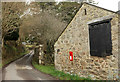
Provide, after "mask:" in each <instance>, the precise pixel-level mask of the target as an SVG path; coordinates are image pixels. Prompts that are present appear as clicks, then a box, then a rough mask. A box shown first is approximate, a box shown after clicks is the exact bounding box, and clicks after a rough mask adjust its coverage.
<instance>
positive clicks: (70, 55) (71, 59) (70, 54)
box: [69, 51, 73, 61]
mask: <svg viewBox="0 0 120 82" xmlns="http://www.w3.org/2000/svg"><path fill="white" fill-rule="evenodd" d="M69 59H70V61H73V52H72V51H70V52H69Z"/></svg>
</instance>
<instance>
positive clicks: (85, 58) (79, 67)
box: [55, 3, 118, 80]
mask: <svg viewBox="0 0 120 82" xmlns="http://www.w3.org/2000/svg"><path fill="white" fill-rule="evenodd" d="M84 9H86V10H87V11H86V12H87V15H85V10H84ZM111 18H112V19H111ZM105 19H111V39H112V54H113V55H110V56H106V57H97V56H91V54H90V39H89V25H88V23H90V22H91V21H92V23H93V22H98V21H102V20H105ZM117 19H118V17H117V14H116V13H114V12H110V11H107V10H105V9H102V8H99V7H95V6H92V5H89V4H86V3H84V4H83V6H82V7H81V9H80V10H79V11H78V13H77V14H76V16H75V17H74V18H73V20H72V22H71V23H70V24H69V25H68V27H67V28H66V30H65V31H64V33H63V34H62V35H61V37H59V39H58V41H59V42H60V43H59V44H58V41H57V42H56V44H55V46H56V48H55V50H56V49H60V48H61V47H62V48H64V49H61V54H60V55H59V56H58V54H57V53H56V51H55V55H56V56H55V61H56V63H55V66H58V67H59V68H60V70H61V69H62V70H64V69H65V70H64V71H66V72H69V73H70V72H71V71H73V72H71V73H75V74H77V75H79V76H80V77H82V76H84V77H87V76H88V75H91V78H92V79H93V80H94V79H95V80H96V79H97V80H114V79H117V78H116V77H117V76H116V75H115V74H116V72H115V71H114V70H112V69H116V68H117V69H118V67H117V65H118V31H117V29H118V23H117V22H118V21H117ZM69 51H73V55H74V59H73V61H70V60H69ZM65 52H66V53H65ZM64 57H66V58H65V59H64ZM64 60H65V61H64ZM61 67H62V68H61ZM66 68H67V70H66ZM71 68H73V69H72V70H71ZM108 70H111V71H108ZM77 72H78V73H77ZM87 73H88V75H87Z"/></svg>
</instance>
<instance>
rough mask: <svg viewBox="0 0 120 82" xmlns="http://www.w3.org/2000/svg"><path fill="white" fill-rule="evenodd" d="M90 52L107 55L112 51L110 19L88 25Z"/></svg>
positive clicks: (95, 54)
mask: <svg viewBox="0 0 120 82" xmlns="http://www.w3.org/2000/svg"><path fill="white" fill-rule="evenodd" d="M89 39H90V40H89V41H90V54H91V55H92V56H99V57H103V56H107V55H111V53H112V41H111V24H110V21H105V22H99V23H95V24H91V25H89Z"/></svg>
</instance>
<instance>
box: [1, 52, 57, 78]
mask: <svg viewBox="0 0 120 82" xmlns="http://www.w3.org/2000/svg"><path fill="white" fill-rule="evenodd" d="M32 55H33V53H29V54H27V55H25V56H24V57H22V58H20V59H18V60H17V61H15V62H13V63H11V64H9V65H8V66H7V67H6V68H5V69H4V70H3V73H2V79H3V80H57V79H56V78H54V77H52V76H50V75H47V74H44V73H42V72H39V71H38V70H36V69H34V68H33V67H32V65H31V59H32Z"/></svg>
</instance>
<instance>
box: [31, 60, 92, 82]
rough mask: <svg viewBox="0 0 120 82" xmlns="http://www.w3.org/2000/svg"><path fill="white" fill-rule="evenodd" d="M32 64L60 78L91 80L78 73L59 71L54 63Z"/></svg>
mask: <svg viewBox="0 0 120 82" xmlns="http://www.w3.org/2000/svg"><path fill="white" fill-rule="evenodd" d="M32 64H33V66H34V67H35V68H36V69H38V70H40V71H41V72H44V73H46V74H50V75H52V76H54V77H56V78H58V79H60V80H90V78H84V77H79V76H77V75H70V74H66V73H64V72H62V71H57V70H56V69H55V68H54V66H53V65H48V66H44V65H38V64H37V63H36V62H32Z"/></svg>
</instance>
